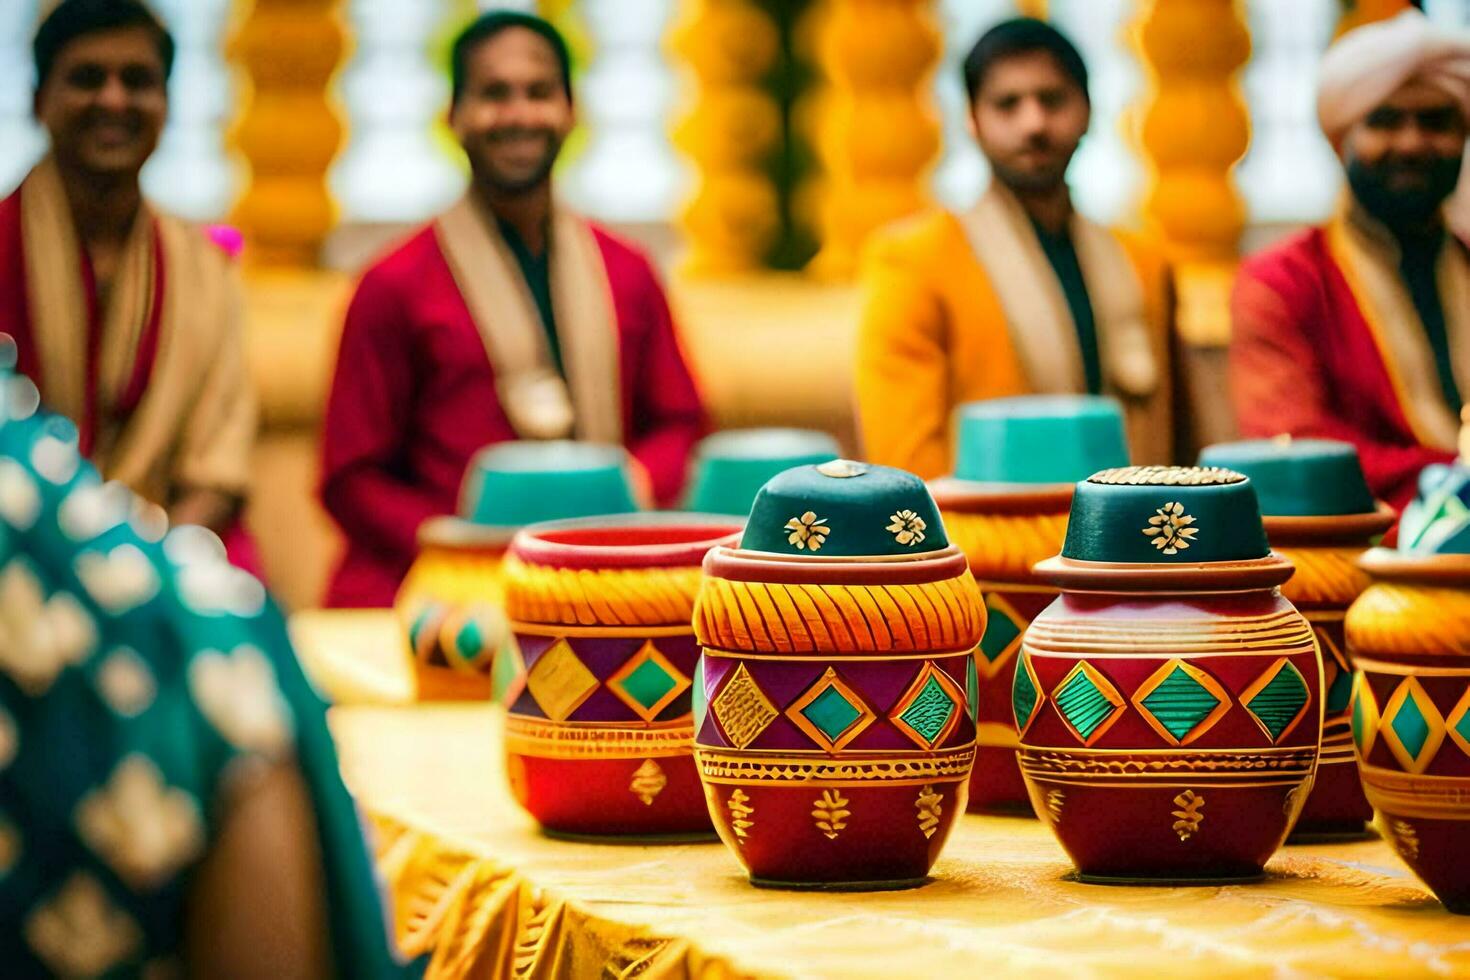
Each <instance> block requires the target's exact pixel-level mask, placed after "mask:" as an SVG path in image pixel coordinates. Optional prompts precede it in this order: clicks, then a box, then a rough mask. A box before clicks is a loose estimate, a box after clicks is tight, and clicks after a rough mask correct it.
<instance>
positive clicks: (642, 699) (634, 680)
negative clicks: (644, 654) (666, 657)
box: [618, 657, 679, 708]
mask: <svg viewBox="0 0 1470 980" xmlns="http://www.w3.org/2000/svg"><path fill="white" fill-rule="evenodd" d="M678 684H679V682H678V680H676V679H675V678H673V677H670V676H669V672H668V671H666V670H664V669H663V667H661V666H659V664H658V662H657V661H656V660H654V659H653V658H652V657H650V658H648V659H646V660H644V661H643V663H641V664H639V665H638V666H637V667H636V668H635V669H634V671H633V673H631V674H629V675H628V676H627V677H624V678H623V679H622V680H621V681H620V682H619V683H618V686H619V687H621V688H622V689H623V692H624V693H625V694H627V695H628V696H629V697H630V698H632V699H633V700H634V701H637V702H638V703H639V704H641V705H643V707H645V708H652V707H653V706H654V705H655V704H658V701H659V698H661V697H663V696H664V695H665V694H668V693H669V692H670V691H672V690H673V689H674V688H675V687H677V686H678Z"/></svg>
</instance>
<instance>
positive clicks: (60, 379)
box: [20, 157, 255, 506]
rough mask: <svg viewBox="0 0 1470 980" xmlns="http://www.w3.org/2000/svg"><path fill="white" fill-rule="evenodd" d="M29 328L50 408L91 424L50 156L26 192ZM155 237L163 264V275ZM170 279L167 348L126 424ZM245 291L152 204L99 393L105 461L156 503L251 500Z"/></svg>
mask: <svg viewBox="0 0 1470 980" xmlns="http://www.w3.org/2000/svg"><path fill="white" fill-rule="evenodd" d="M20 207H21V234H22V237H23V241H24V252H25V266H26V291H27V297H28V299H29V307H30V316H31V333H32V336H33V338H34V342H35V344H36V353H37V360H38V362H39V364H40V373H41V377H40V379H39V380H40V385H41V390H42V393H43V396H44V401H45V403H46V405H47V407H48V408H51V409H52V410H54V411H58V412H61V413H62V414H64V415H68V416H70V417H71V418H73V419H78V420H80V419H81V418H82V417H83V415H84V413H85V411H86V405H87V391H86V386H87V368H86V365H87V332H88V302H87V296H86V288H85V285H84V283H83V280H82V273H81V265H80V256H81V254H82V248H81V244H80V243H79V242H78V240H77V235H76V230H75V226H74V224H73V221H72V216H71V210H70V207H69V205H68V203H67V199H66V189H65V187H64V186H63V184H62V180H61V174H60V172H59V171H58V169H57V167H56V164H55V162H54V161H53V160H52V159H51V158H50V157H47V158H46V159H44V160H42V161H41V163H39V164H38V165H37V166H36V168H35V169H34V170H32V171H31V173H30V174H29V175H28V176H27V177H26V179H25V182H24V183H23V184H22V185H21V197H20ZM155 230H156V234H157V236H158V239H157V242H158V246H159V248H158V251H159V252H160V253H161V254H162V259H163V269H162V270H160V269H158V268H156V264H157V263H156V262H155V249H154V244H155V239H154V235H155ZM160 274H161V275H163V278H164V291H163V301H162V309H161V310H160V311H158V314H159V329H158V349H157V354H156V359H155V361H154V363H153V368H152V373H151V375H150V378H149V384H148V388H147V391H146V392H145V393H144V394H143V397H142V400H141V401H140V402H139V404H138V406H137V407H136V409H135V410H134V411H133V412H132V413H131V415H130V416H129V417H128V418H126V419H120V418H118V417H117V413H116V411H115V410H116V407H117V405H118V402H119V400H120V399H121V398H122V396H123V393H124V392H125V391H126V389H127V385H128V383H129V381H130V380H131V378H132V376H133V372H134V368H135V364H136V361H137V357H138V352H139V344H140V342H141V340H142V338H143V333H144V330H145V329H146V326H147V324H148V322H149V320H150V318H151V317H152V316H153V314H154V310H153V309H152V302H153V296H154V292H155V288H154V287H155V281H156V279H157V277H158V276H159V275H160ZM242 314H243V310H242V304H241V298H240V290H239V284H238V281H237V279H236V274H235V271H234V269H233V266H232V264H231V262H230V261H229V259H228V258H227V257H226V256H225V255H224V254H223V253H222V252H221V251H220V250H219V249H218V248H216V247H214V246H213V245H211V244H209V243H208V242H207V241H206V240H205V239H204V238H203V236H202V235H201V234H199V233H198V232H197V231H195V230H194V229H192V228H190V227H189V226H187V225H186V224H184V223H183V222H181V221H178V220H177V219H174V218H170V217H168V216H166V215H162V214H159V213H158V212H157V211H155V210H154V209H153V208H151V207H149V206H148V205H147V204H144V205H143V206H142V207H141V208H139V211H138V216H137V218H136V220H135V222H134V226H133V229H132V231H131V233H130V234H129V236H128V240H127V243H126V244H125V246H124V250H123V254H122V256H121V257H120V259H119V262H118V267H117V271H116V273H115V275H114V277H113V281H112V286H111V289H110V293H109V296H108V297H107V306H106V309H104V310H103V311H101V318H102V324H101V326H102V333H101V349H100V352H99V358H98V360H99V363H98V372H97V384H98V389H99V390H98V391H97V392H95V410H96V418H95V421H96V424H97V431H96V433H95V440H94V446H93V462H95V463H96V464H97V466H98V468H99V469H100V470H101V471H102V472H103V474H104V475H106V476H107V477H108V478H109V479H115V480H120V481H122V482H123V483H126V484H128V485H129V486H130V487H132V488H133V489H134V490H136V491H137V492H139V493H141V494H142V495H144V496H145V497H147V498H149V499H150V500H153V501H154V502H155V503H159V504H162V505H165V506H166V505H168V504H169V503H171V502H172V500H173V499H174V498H175V497H176V496H177V495H178V493H179V492H180V491H181V490H183V489H185V488H189V487H194V488H201V489H212V490H220V491H223V492H229V493H242V492H243V491H244V490H245V488H246V486H247V484H248V483H249V480H250V450H251V447H252V445H253V443H254V439H255V401H254V396H253V394H252V391H251V388H250V384H249V378H248V376H247V371H246V365H245V360H244V346H243V340H242V338H241V329H242V326H241V322H240V320H241V317H242Z"/></svg>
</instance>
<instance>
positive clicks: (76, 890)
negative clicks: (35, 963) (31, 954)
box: [25, 872, 143, 977]
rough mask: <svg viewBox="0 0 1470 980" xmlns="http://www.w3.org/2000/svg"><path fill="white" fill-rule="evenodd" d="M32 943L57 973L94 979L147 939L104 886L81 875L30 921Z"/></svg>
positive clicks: (27, 929)
mask: <svg viewBox="0 0 1470 980" xmlns="http://www.w3.org/2000/svg"><path fill="white" fill-rule="evenodd" d="M25 935H26V942H27V943H29V944H30V947H31V949H33V950H35V953H36V955H37V956H38V957H40V958H41V960H42V961H44V962H45V963H46V965H48V966H49V967H51V969H52V970H54V971H55V972H57V973H60V974H63V975H70V976H86V977H93V976H98V975H100V974H103V973H106V972H107V971H109V970H111V969H112V968H113V967H115V966H117V965H118V964H119V963H121V962H122V961H123V960H124V959H126V958H127V957H128V956H130V955H132V954H133V953H134V952H135V951H136V950H137V949H138V947H139V945H141V943H142V941H143V935H142V933H141V932H140V931H139V930H138V926H137V923H135V922H133V920H132V919H131V918H130V917H129V916H128V915H127V914H126V913H125V912H123V911H122V910H121V909H118V908H117V907H116V906H114V905H113V904H112V902H111V901H110V900H109V899H108V897H107V892H106V891H104V890H103V888H102V885H101V884H99V883H98V881H97V879H95V878H93V877H92V876H91V875H88V874H84V873H82V872H77V873H76V874H73V875H72V876H71V877H70V878H69V879H67V882H66V884H65V885H63V886H62V887H61V889H60V890H59V891H57V892H56V894H55V895H54V896H52V897H51V899H50V900H49V901H47V902H46V903H45V904H44V905H41V906H39V907H37V908H36V910H35V911H34V912H32V913H31V915H30V917H29V918H28V919H26V924H25Z"/></svg>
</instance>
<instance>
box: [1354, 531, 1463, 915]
mask: <svg viewBox="0 0 1470 980" xmlns="http://www.w3.org/2000/svg"><path fill="white" fill-rule="evenodd" d="M1364 565H1365V567H1366V568H1367V569H1368V570H1369V571H1370V572H1371V573H1372V574H1373V576H1374V578H1375V580H1376V581H1375V584H1374V585H1372V586H1370V587H1369V588H1368V590H1367V591H1366V592H1364V593H1363V595H1362V597H1361V598H1360V599H1359V600H1358V601H1357V602H1356V603H1354V604H1353V607H1352V609H1351V610H1349V612H1348V617H1347V641H1348V648H1349V650H1350V651H1351V654H1352V657H1353V662H1354V664H1355V666H1356V668H1357V674H1356V676H1355V677H1354V683H1353V693H1352V703H1351V707H1350V709H1349V715H1350V717H1351V719H1352V732H1353V740H1354V743H1355V747H1356V749H1357V752H1358V759H1359V766H1360V769H1361V772H1362V776H1363V786H1364V789H1365V790H1366V791H1367V794H1368V800H1369V802H1371V803H1372V804H1373V806H1374V807H1375V808H1376V809H1377V811H1378V818H1379V830H1380V831H1381V832H1382V833H1383V835H1384V836H1385V837H1386V838H1387V839H1388V840H1389V842H1390V843H1392V845H1393V847H1394V849H1395V850H1396V851H1397V852H1398V854H1399V857H1400V858H1402V859H1403V861H1404V863H1405V864H1407V865H1408V866H1409V867H1410V869H1412V870H1413V872H1414V873H1415V874H1417V875H1418V876H1419V877H1420V878H1421V879H1423V881H1424V883H1425V884H1426V885H1428V886H1429V888H1430V889H1431V890H1432V891H1433V892H1434V894H1435V895H1436V896H1437V897H1438V898H1439V900H1440V901H1441V902H1443V903H1444V904H1445V907H1446V908H1448V909H1449V910H1450V911H1452V912H1457V913H1460V914H1470V848H1467V847H1466V846H1465V845H1466V841H1467V840H1470V837H1467V835H1470V717H1467V716H1470V556H1466V555H1438V556H1432V557H1428V558H1421V559H1403V558H1399V557H1397V555H1395V554H1394V553H1392V552H1379V551H1375V552H1370V553H1369V556H1368V558H1367V559H1365V561H1364Z"/></svg>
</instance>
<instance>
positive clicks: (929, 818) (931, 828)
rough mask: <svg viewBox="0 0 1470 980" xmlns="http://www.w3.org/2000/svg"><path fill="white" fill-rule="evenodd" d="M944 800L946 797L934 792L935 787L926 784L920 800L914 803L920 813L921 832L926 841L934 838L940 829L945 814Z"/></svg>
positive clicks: (920, 793) (921, 791) (920, 792)
mask: <svg viewBox="0 0 1470 980" xmlns="http://www.w3.org/2000/svg"><path fill="white" fill-rule="evenodd" d="M943 799H944V797H942V796H940V795H939V794H938V793H936V792H934V787H933V786H930V785H929V784H928V783H925V784H924V788H923V789H921V790H919V798H918V799H917V800H915V801H914V808H915V809H917V810H918V811H919V832H920V833H922V834H923V835H924V837H925V838H926V839H927V838H930V837H933V836H934V832H935V831H936V830H938V829H939V817H940V815H941V814H943V813H944V807H942V806H941V805H940V802H941V801H942V800H943Z"/></svg>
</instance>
